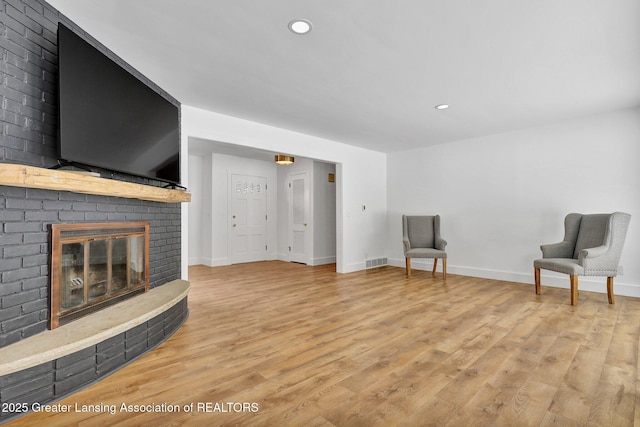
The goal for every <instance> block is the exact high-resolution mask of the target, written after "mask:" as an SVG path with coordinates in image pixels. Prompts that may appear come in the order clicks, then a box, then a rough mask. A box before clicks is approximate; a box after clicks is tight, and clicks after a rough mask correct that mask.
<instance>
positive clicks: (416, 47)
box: [49, 0, 640, 152]
mask: <svg viewBox="0 0 640 427" xmlns="http://www.w3.org/2000/svg"><path fill="white" fill-rule="evenodd" d="M49 3H50V4H51V5H52V6H53V7H55V8H56V9H58V10H59V11H61V12H62V13H63V14H65V15H66V16H67V17H68V18H69V19H71V20H72V21H74V22H75V23H76V24H78V25H79V26H80V27H82V28H83V29H85V30H86V31H87V32H88V33H89V34H91V35H92V36H93V37H95V38H96V39H98V40H99V41H100V42H102V43H103V44H104V45H106V46H107V47H108V48H109V49H111V50H112V51H114V52H115V53H116V54H118V55H119V56H121V57H122V58H123V59H124V60H125V61H127V62H129V63H130V64H131V65H132V66H134V67H135V68H137V69H138V70H139V71H141V72H142V73H143V74H145V75H146V76H147V77H149V78H150V79H151V80H153V81H154V82H156V83H157V84H159V85H160V86H161V87H163V88H164V89H165V90H166V91H167V92H169V93H170V94H171V95H173V96H174V97H176V98H177V99H178V100H179V101H180V102H182V103H183V104H187V105H192V106H196V107H201V108H204V109H207V110H211V111H215V112H219V113H222V114H227V115H231V116H236V117H240V118H244V119H248V120H253V121H256V122H261V123H266V124H270V125H273V126H278V127H282V128H287V129H291V130H295V131H298V132H303V133H307V134H311V135H315V136H319V137H324V138H328V139H333V140H336V141H339V142H343V143H347V144H352V145H356V146H361V147H365V148H369V149H372V150H376V151H382V152H393V151H400V150H407V149H413V148H418V147H423V146H427V145H432V144H440V143H443V142H449V141H454V140H459V139H464V138H469V137H474V136H481V135H488V134H494V133H499V132H504V131H508V130H512V129H520V128H527V127H533V126H538V125H543V124H546V123H551V122H558V121H563V120H569V119H572V118H576V117H581V116H587V115H592V114H598V113H601V112H606V111H613V110H618V109H623V108H629V107H634V106H638V105H640V1H638V0H561V1H558V0H537V1H531V0H485V1H480V0H398V1H391V0H323V1H319V0H269V1H266V0H181V1H175V0H135V1H132V0H50V1H49ZM294 18H305V19H308V20H309V21H311V22H312V23H313V30H312V31H311V33H309V34H308V35H305V36H300V35H294V34H292V33H290V32H289V31H288V29H287V24H288V23H289V21H291V20H292V19H294ZM441 103H448V104H451V108H450V109H448V110H445V111H437V110H435V109H434V106H435V105H436V104H441Z"/></svg>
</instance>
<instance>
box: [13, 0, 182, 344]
mask: <svg viewBox="0 0 640 427" xmlns="http://www.w3.org/2000/svg"><path fill="white" fill-rule="evenodd" d="M0 13H1V15H0V34H1V35H2V36H0V50H1V51H2V58H3V61H1V62H0V68H2V71H3V75H4V77H5V78H4V79H3V81H2V84H1V85H0V96H1V97H2V99H1V104H0V105H1V108H2V110H1V116H0V121H1V123H2V126H1V127H0V162H6V163H17V164H24V165H31V166H37V167H45V168H46V167H50V166H53V165H55V164H56V163H57V156H56V153H57V134H58V131H57V100H56V93H57V78H56V75H57V46H56V43H57V38H56V33H57V25H58V22H63V23H64V24H65V25H67V26H69V27H72V28H75V29H77V26H76V25H75V24H74V23H73V22H71V21H70V20H68V19H67V18H66V17H64V16H63V15H61V14H60V13H59V12H58V11H57V10H55V9H54V8H53V7H51V6H50V5H49V4H48V3H46V2H44V1H40V0H9V1H3V3H2V10H1V11H0ZM85 37H87V38H88V39H90V40H92V39H91V37H89V36H87V35H85ZM94 42H95V43H94V44H95V45H96V46H97V47H98V48H99V49H100V50H102V51H103V52H104V53H106V54H108V55H109V56H111V57H112V58H114V59H115V60H116V61H117V62H118V63H120V64H121V65H122V66H123V67H126V68H128V69H129V70H130V71H132V72H133V73H134V74H135V75H136V76H137V77H138V78H140V79H142V80H144V81H145V82H146V83H147V84H149V85H151V86H152V87H154V88H155V89H156V90H157V91H158V92H160V93H161V94H163V95H164V96H165V97H166V98H168V99H170V100H171V101H172V102H174V103H176V104H177V101H176V100H175V99H173V98H171V97H170V96H169V95H168V94H166V92H164V91H162V90H161V89H160V88H158V87H157V86H156V85H154V84H153V83H152V82H150V81H149V80H148V79H146V78H145V77H144V76H142V75H141V74H140V73H138V72H137V71H135V70H133V69H132V68H131V67H130V66H128V65H127V64H126V63H123V61H122V60H120V59H118V58H117V57H115V56H114V55H113V54H112V53H111V52H109V51H108V50H107V49H106V48H105V47H104V46H102V45H101V44H100V43H99V42H97V41H94ZM0 167H2V166H1V165H0ZM101 172H102V174H103V176H106V177H108V178H113V179H116V180H122V181H129V182H136V183H140V184H149V183H150V182H149V180H146V179H142V178H137V177H133V176H128V175H124V174H116V173H112V172H107V171H101ZM0 220H1V221H2V228H1V229H0V251H1V252H0V348H1V347H4V346H6V345H9V344H11V343H15V342H17V341H19V340H21V339H24V338H27V337H29V336H32V335H35V334H37V333H39V332H42V331H44V330H45V329H46V323H47V298H48V293H47V292H48V291H47V287H48V281H49V271H48V270H49V267H48V256H49V247H48V244H49V243H48V242H49V241H48V239H49V234H48V233H49V232H48V226H49V224H52V223H64V222H68V223H78V222H100V221H108V222H119V221H149V222H150V224H151V227H150V234H151V236H150V239H151V241H150V252H151V254H150V259H151V265H150V270H151V271H150V288H153V287H156V286H160V285H162V284H164V283H167V282H169V281H171V280H174V279H177V278H179V276H180V204H179V203H158V202H153V201H145V200H136V199H127V198H120V197H109V196H94V195H86V194H78V193H73V192H67V191H51V190H41V189H31V188H16V187H6V186H2V185H0Z"/></svg>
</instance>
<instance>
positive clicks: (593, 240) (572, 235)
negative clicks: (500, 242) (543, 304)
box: [533, 212, 631, 305]
mask: <svg viewBox="0 0 640 427" xmlns="http://www.w3.org/2000/svg"><path fill="white" fill-rule="evenodd" d="M630 220H631V215H629V214H627V213H623V212H615V213H612V214H592V215H582V214H577V213H571V214H569V215H567V216H566V218H565V219H564V239H563V240H562V242H559V243H554V244H550V245H542V246H540V249H541V250H542V258H541V259H537V260H535V261H533V268H534V274H535V283H536V294H538V295H540V269H544V270H551V271H557V272H559V273H565V274H568V275H569V278H570V283H571V305H576V304H577V303H578V276H606V277H607V295H608V297H609V304H613V303H614V298H613V278H614V277H615V276H616V275H617V274H618V262H619V261H620V255H621V253H622V247H623V245H624V239H625V237H626V235H627V228H628V227H629V221H630Z"/></svg>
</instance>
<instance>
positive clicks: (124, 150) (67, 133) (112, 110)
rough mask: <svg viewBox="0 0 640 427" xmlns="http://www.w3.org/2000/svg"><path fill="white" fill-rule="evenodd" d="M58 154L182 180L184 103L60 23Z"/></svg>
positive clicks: (83, 162) (90, 163) (172, 180)
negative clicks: (182, 111) (182, 105)
mask: <svg viewBox="0 0 640 427" xmlns="http://www.w3.org/2000/svg"><path fill="white" fill-rule="evenodd" d="M58 61H59V62H58V87H59V89H58V107H59V109H58V117H59V122H58V124H59V141H58V146H59V156H60V159H61V160H64V161H67V162H71V163H72V164H75V163H77V164H81V165H86V166H95V167H99V168H103V169H108V170H111V171H117V172H124V173H127V174H131V175H137V176H143V177H147V178H151V179H155V180H159V181H164V182H169V183H174V184H179V183H180V108H179V104H178V105H176V104H177V103H172V102H170V101H169V100H167V99H165V98H164V97H163V96H162V95H160V94H159V93H157V92H156V91H155V90H154V89H152V88H151V87H149V86H148V85H147V84H145V83H143V82H142V81H141V80H139V79H138V78H137V77H135V76H134V75H133V74H131V73H130V72H129V71H127V70H125V69H124V68H122V67H121V66H120V65H119V64H117V63H116V62H114V61H113V60H111V59H110V58H108V57H107V56H106V55H104V54H103V53H102V52H100V51H99V50H98V49H96V48H95V47H94V46H92V45H91V44H89V43H88V42H87V41H85V40H84V39H83V38H81V37H80V36H79V35H77V34H76V33H74V32H73V31H72V30H70V29H69V28H67V27H66V26H64V25H62V24H59V25H58Z"/></svg>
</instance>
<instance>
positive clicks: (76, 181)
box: [0, 163, 191, 203]
mask: <svg viewBox="0 0 640 427" xmlns="http://www.w3.org/2000/svg"><path fill="white" fill-rule="evenodd" d="M0 185H8V186H10V187H25V188H40V189H44V190H61V191H71V192H74V193H82V194H95V195H99V196H115V197H124V198H128V199H140V200H150V201H153V202H164V203H178V202H189V201H191V193H189V192H187V191H182V190H172V189H167V188H160V187H153V186H150V185H142V184H136V183H132V182H123V181H116V180H112V179H105V178H99V177H95V176H89V175H83V174H79V173H76V172H69V171H62V170H54V169H43V168H37V167H33V166H26V165H16V164H11V163H0Z"/></svg>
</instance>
